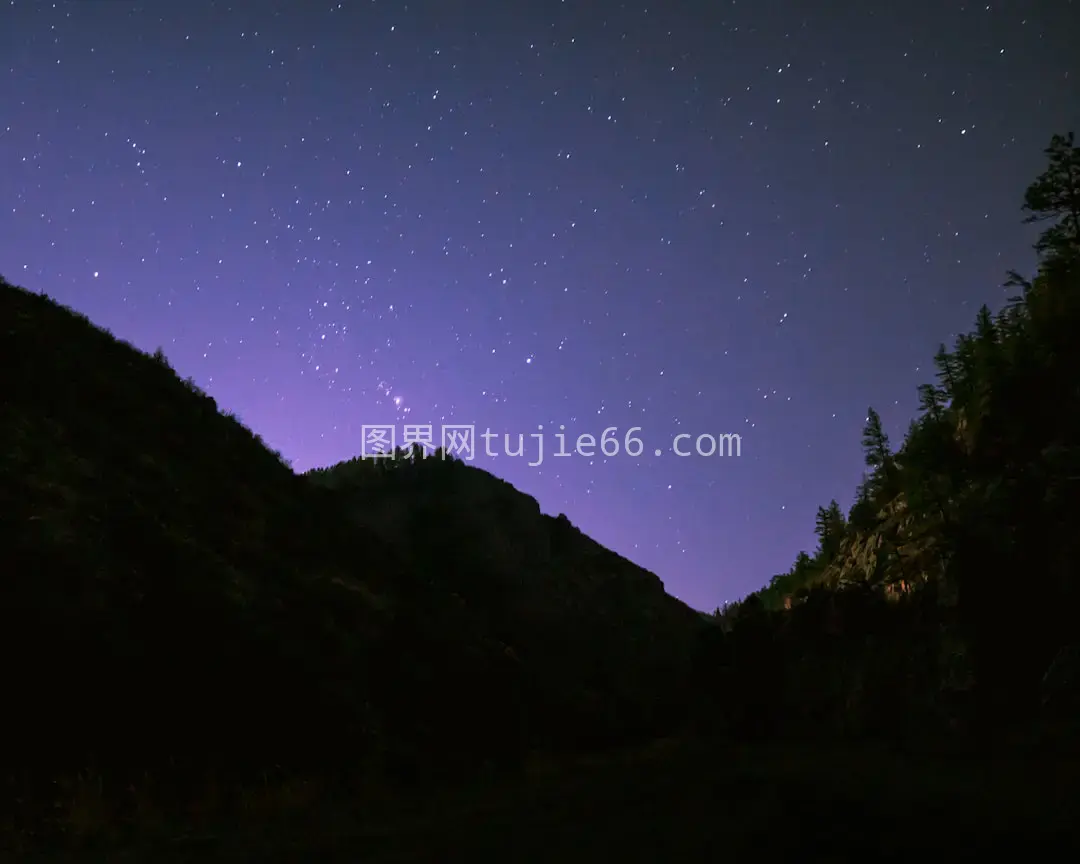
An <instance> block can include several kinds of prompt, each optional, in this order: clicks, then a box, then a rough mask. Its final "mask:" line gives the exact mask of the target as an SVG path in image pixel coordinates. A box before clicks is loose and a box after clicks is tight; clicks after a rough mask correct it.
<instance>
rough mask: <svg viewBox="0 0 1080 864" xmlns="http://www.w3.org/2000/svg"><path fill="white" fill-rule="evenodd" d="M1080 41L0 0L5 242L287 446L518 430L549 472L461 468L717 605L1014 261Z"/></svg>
mask: <svg viewBox="0 0 1080 864" xmlns="http://www.w3.org/2000/svg"><path fill="white" fill-rule="evenodd" d="M1076 33H1080V6H1078V4H1077V3H1075V2H1063V0H1045V2H1001V3H997V2H995V3H989V4H987V3H985V2H971V3H960V2H954V0H938V2H933V0H910V2H905V3H877V2H873V0H830V2H829V3H827V4H824V3H822V4H816V3H797V2H772V0H756V2H749V0H738V2H726V0H723V2H721V0H715V2H711V3H703V2H699V3H690V2H682V0H664V2H662V3H660V2H656V3H653V2H650V0H638V2H634V3H629V2H626V3H611V2H599V0H598V2H584V0H576V2H565V0H564V2H554V0H552V2H540V0H537V2H533V0H515V2H506V0H499V2H487V0H473V2H468V3H466V2H461V0H441V2H409V3H407V4H406V3H394V2H383V0H378V2H343V3H330V2H325V0H324V2H316V0H306V2H271V0H255V2H235V3H229V4H226V3H209V2H198V0H191V2H185V3H166V2H147V3H138V4H136V3H129V2H120V0H82V2H56V3H51V4H50V3H34V2H25V0H14V2H8V0H3V5H2V6H0V273H3V274H4V275H5V276H6V277H7V278H8V279H9V280H11V281H13V282H15V283H16V284H21V285H23V286H25V287H27V288H30V289H32V290H37V291H44V292H46V293H48V294H49V295H51V296H52V297H54V298H56V299H58V300H59V301H60V302H62V303H64V304H66V305H69V306H71V307H73V308H75V309H77V310H79V311H81V312H83V313H85V314H87V315H89V316H90V318H91V319H92V320H93V321H95V323H98V324H100V325H102V326H105V327H108V328H109V329H110V330H111V331H112V332H113V333H114V334H116V335H117V336H118V337H120V338H123V339H126V340H128V341H130V342H132V343H133V344H135V345H136V346H138V347H139V348H141V349H143V350H146V351H153V350H154V349H155V348H157V347H159V346H160V347H162V348H163V350H164V351H165V353H166V354H167V356H168V357H169V360H170V362H171V363H172V365H173V366H174V367H175V368H176V369H177V371H178V372H179V374H181V375H182V376H185V377H186V376H191V377H193V378H194V379H195V381H196V382H197V383H198V384H199V385H200V386H201V387H203V388H204V389H205V390H207V391H208V392H209V393H210V394H211V395H213V396H214V397H215V398H216V399H217V400H218V403H219V405H221V406H222V408H224V409H229V410H232V411H234V412H236V414H238V415H239V417H240V418H241V419H242V420H243V421H244V422H245V423H246V424H247V425H248V426H250V427H251V428H253V429H254V430H255V431H256V432H258V433H259V434H260V435H261V436H262V437H263V438H264V439H265V440H266V441H267V442H268V443H269V444H270V445H271V446H272V447H275V448H277V449H279V450H281V451H282V452H283V454H284V455H285V456H286V457H287V458H288V459H290V460H291V461H292V464H293V465H294V467H295V468H296V469H297V470H306V469H309V468H311V467H315V466H322V465H328V464H332V463H334V462H337V461H340V460H343V459H347V458H351V457H353V456H356V455H359V454H360V453H361V452H362V451H363V450H364V449H365V445H364V437H363V433H362V427H363V426H364V425H392V426H393V428H394V430H395V436H396V438H397V440H398V443H400V442H401V441H402V440H403V438H404V435H405V425H406V424H408V425H420V426H426V425H431V426H432V427H433V434H434V436H435V438H436V443H438V438H439V435H440V429H441V427H442V425H443V424H450V423H454V424H474V425H475V427H476V429H477V432H479V431H481V430H483V429H490V430H491V431H492V432H495V433H498V434H499V436H500V438H499V439H497V440H493V441H492V442H491V444H490V447H491V449H492V450H493V451H494V452H496V453H499V452H500V451H505V449H506V446H505V443H504V442H503V441H502V438H501V436H502V435H503V434H510V435H511V445H512V449H516V439H517V436H518V435H525V436H529V435H532V434H534V433H537V431H538V427H539V426H541V425H542V426H543V427H544V429H545V430H546V432H545V433H544V434H546V435H547V436H548V437H547V438H546V439H545V444H544V447H545V450H544V453H545V459H544V462H543V463H542V464H541V465H539V466H530V465H528V464H527V463H528V462H530V461H532V462H535V461H536V449H535V448H536V444H535V439H529V438H526V447H525V451H524V455H523V456H521V457H513V456H510V455H507V454H506V453H505V452H503V453H502V454H501V455H497V456H495V457H494V458H491V457H488V456H487V455H486V454H485V453H484V452H483V450H484V447H485V445H484V443H483V442H482V441H479V440H478V441H477V443H478V445H479V448H480V449H479V451H478V452H477V455H476V458H475V460H474V464H476V465H478V466H480V467H483V468H486V469H488V470H490V471H493V472H494V473H496V474H498V475H499V476H501V477H504V478H506V479H507V480H509V481H511V482H512V483H514V484H515V485H516V486H517V487H518V488H519V489H521V490H523V491H525V492H528V493H529V494H531V495H534V496H535V497H536V498H537V499H538V501H539V502H540V505H541V507H542V508H543V510H544V511H545V512H549V513H552V514H557V513H560V512H564V513H566V514H567V516H569V518H570V519H571V521H573V522H574V523H575V524H576V525H578V526H579V527H581V528H582V530H584V531H585V532H586V533H588V534H590V535H591V536H593V537H595V538H596V539H597V540H599V541H600V542H602V543H604V544H605V545H607V546H610V547H611V548H613V549H615V550H616V551H618V552H620V553H621V554H623V555H625V556H627V557H629V558H630V559H632V560H633V561H635V562H637V563H639V564H641V565H643V566H645V567H647V568H649V569H650V570H653V571H654V572H656V573H657V574H658V575H659V576H660V577H661V579H663V580H664V582H665V585H666V587H667V589H668V590H669V591H670V592H671V593H673V594H675V595H676V596H678V597H680V598H681V599H682V600H684V601H685V602H687V603H689V604H690V605H692V606H695V607H696V608H699V609H705V610H711V609H713V608H715V607H716V606H718V605H719V604H721V603H723V602H725V601H728V600H733V599H737V598H738V597H741V596H743V595H745V594H746V593H747V592H749V591H751V590H755V589H756V588H758V587H760V586H761V585H762V584H764V583H765V582H767V581H768V579H769V578H770V577H771V576H772V575H773V574H774V573H777V572H781V571H783V570H786V569H787V568H788V567H789V566H790V564H791V562H792V560H793V559H794V557H795V555H796V553H797V552H798V551H799V550H800V549H808V550H811V549H812V548H813V546H814V542H815V541H814V537H813V519H814V513H815V511H816V508H817V507H818V506H819V505H821V504H827V503H828V501H829V499H831V498H834V497H835V498H837V499H838V500H839V501H840V503H841V504H842V505H843V506H844V507H845V508H846V507H848V506H849V505H850V503H851V498H852V494H853V492H854V488H855V486H856V484H857V483H858V481H859V479H860V476H861V473H862V470H863V464H862V455H861V450H860V446H859V438H860V432H861V428H862V425H863V422H864V420H865V415H866V409H867V406H868V405H873V406H874V407H875V408H877V409H878V410H879V412H880V413H881V415H882V417H883V420H884V422H885V425H886V428H887V430H888V431H889V433H890V434H891V436H892V437H893V440H894V441H898V440H899V439H900V438H902V435H903V431H904V429H905V428H906V426H907V424H908V422H909V420H910V419H911V418H912V417H913V416H914V415H915V413H916V411H917V398H916V392H915V388H916V386H917V385H918V384H919V383H922V382H924V381H927V380H929V379H930V377H931V376H932V374H933V373H932V369H931V366H930V360H931V358H932V355H933V353H934V350H935V348H936V347H937V345H938V344H939V343H940V342H942V341H948V342H951V339H952V337H953V336H954V334H956V333H957V332H961V331H966V330H967V329H968V328H969V327H970V325H971V324H972V322H973V319H974V315H975V312H976V310H977V308H978V307H979V305H981V304H982V303H984V302H985V303H989V304H990V305H991V307H992V308H998V307H999V306H1000V305H1001V303H1003V302H1004V300H1005V299H1006V296H1007V292H1006V291H1004V290H1003V289H1002V288H1001V287H1000V286H1001V283H1002V281H1003V274H1004V271H1005V270H1006V269H1008V268H1012V267H1015V268H1017V269H1020V270H1022V271H1030V269H1031V267H1032V266H1033V257H1032V253H1031V251H1030V244H1031V241H1032V239H1033V233H1032V229H1031V228H1025V227H1023V226H1021V225H1020V220H1021V218H1022V214H1021V213H1020V210H1019V207H1020V204H1021V203H1022V196H1023V192H1024V189H1025V188H1026V186H1027V184H1028V183H1029V182H1030V181H1031V180H1032V179H1033V178H1034V177H1035V176H1036V175H1037V174H1038V173H1039V172H1040V171H1041V170H1042V168H1043V165H1044V159H1043V155H1042V150H1043V148H1044V147H1045V146H1046V144H1047V143H1048V142H1049V138H1050V136H1051V135H1052V134H1053V133H1055V132H1065V131H1068V130H1069V129H1070V128H1077V127H1078V126H1080V123H1078V120H1080V86H1078V83H1080V82H1078V77H1080V69H1077V68H1076V66H1075V65H1074V63H1075V61H1076V59H1077V56H1076V52H1075V50H1074V49H1073V50H1070V49H1071V48H1072V46H1071V45H1070V34H1073V35H1075V34H1076ZM559 426H564V427H565V434H566V436H567V439H566V440H567V442H568V443H567V448H566V449H567V450H571V449H573V447H574V442H575V440H576V439H577V437H578V436H579V435H582V434H588V435H592V436H594V437H595V438H597V439H599V437H600V436H601V434H602V433H603V432H604V430H605V429H608V428H612V427H613V428H614V429H615V430H616V431H615V432H614V438H615V439H616V441H618V442H620V443H623V441H624V436H625V434H626V433H627V431H628V430H630V429H631V428H633V427H639V430H640V431H637V432H635V433H634V435H635V437H638V438H640V439H641V441H642V446H643V451H644V452H643V453H642V455H641V456H639V457H637V458H635V457H633V456H630V455H626V454H625V453H623V452H620V453H619V454H618V455H617V456H613V457H612V458H604V457H603V456H602V455H594V456H592V457H591V458H590V457H589V456H587V455H582V454H573V455H570V456H566V457H554V456H552V455H551V451H552V450H554V449H556V447H557V443H556V440H555V439H554V438H553V437H551V436H552V434H553V433H554V432H555V431H556V430H558V427H559ZM729 433H732V434H738V435H740V436H741V441H740V452H741V455H739V456H727V455H724V456H712V457H709V456H703V455H697V454H696V453H694V452H693V450H694V448H693V443H692V441H693V439H694V438H697V436H698V435H702V434H704V435H712V436H719V435H724V434H729ZM679 434H688V435H690V436H692V438H691V439H690V441H689V442H688V441H687V439H682V442H683V443H682V444H681V445H680V446H682V447H683V448H685V449H689V451H690V452H691V454H692V455H690V456H688V457H685V458H680V457H677V456H675V455H673V454H672V452H671V446H672V441H673V439H674V438H675V436H676V435H679ZM706 443H707V439H706ZM609 446H610V445H609ZM704 446H705V445H703V447H704ZM530 448H531V449H530ZM620 449H621V448H620ZM658 450H659V451H660V453H661V455H660V456H657V455H656V451H658ZM725 452H726V451H725Z"/></svg>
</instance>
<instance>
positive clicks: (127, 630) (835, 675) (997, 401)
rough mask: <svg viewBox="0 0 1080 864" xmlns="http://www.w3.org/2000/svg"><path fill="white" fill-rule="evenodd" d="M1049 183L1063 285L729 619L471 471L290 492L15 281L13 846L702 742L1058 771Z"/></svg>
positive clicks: (1067, 570)
mask: <svg viewBox="0 0 1080 864" xmlns="http://www.w3.org/2000/svg"><path fill="white" fill-rule="evenodd" d="M1047 158H1048V161H1049V165H1048V168H1047V170H1046V171H1045V173H1044V174H1042V175H1041V176H1040V177H1039V178H1038V179H1037V180H1036V181H1035V183H1033V184H1032V186H1031V187H1030V188H1029V190H1028V191H1027V195H1026V198H1025V208H1026V210H1027V211H1028V213H1029V219H1030V220H1033V221H1040V222H1044V223H1045V227H1046V230H1045V231H1044V232H1043V233H1042V235H1041V236H1040V239H1039V241H1038V244H1037V247H1036V248H1037V251H1038V253H1039V260H1040V263H1039V267H1038V272H1037V274H1036V275H1035V276H1034V278H1032V279H1031V280H1026V279H1024V278H1022V277H1020V276H1019V275H1017V274H1012V276H1011V277H1010V279H1011V284H1012V286H1013V288H1014V291H1015V293H1016V297H1015V298H1013V299H1012V300H1010V301H1009V303H1008V304H1007V305H1006V306H1005V307H1004V308H1003V309H1002V310H1001V311H999V312H997V313H992V312H991V311H990V310H988V309H985V308H984V309H983V310H982V311H981V312H980V313H979V315H978V318H977V320H976V324H975V329H974V330H973V331H972V332H971V333H970V334H966V335H964V336H961V337H960V338H959V339H958V340H957V342H956V344H955V346H954V347H953V348H952V349H951V350H950V349H948V348H946V347H945V346H943V347H942V348H941V350H940V351H939V352H938V355H937V357H936V367H937V371H938V376H937V380H936V381H935V382H933V383H930V384H927V385H925V386H924V387H923V388H921V391H920V392H921V396H922V405H923V411H922V414H921V416H920V417H919V418H917V419H916V420H915V421H914V422H913V423H912V424H911V427H910V429H909V431H908V433H907V436H906V437H905V439H904V441H903V443H902V445H901V446H900V447H899V448H896V449H894V448H893V447H892V446H891V444H890V442H889V441H888V439H887V437H886V435H885V434H884V432H883V430H882V427H881V421H880V418H879V417H878V415H877V414H876V413H875V412H874V411H873V410H871V411H870V412H869V413H868V418H867V422H866V429H865V434H864V436H863V444H864V450H865V454H866V463H867V473H866V476H865V480H864V482H863V483H862V485H861V486H860V487H859V489H858V491H857V494H856V496H855V501H854V504H853V506H852V507H851V508H850V510H849V512H846V513H845V512H844V511H843V510H842V509H841V508H840V506H839V505H838V504H837V503H836V502H835V501H834V502H832V503H830V504H829V505H827V506H825V507H822V508H821V509H820V511H819V512H818V515H817V534H818V538H819V541H820V543H819V546H818V548H817V549H816V550H815V551H814V553H813V554H806V553H804V554H801V555H800V556H799V557H798V559H797V560H796V562H795V564H794V566H793V567H792V569H791V570H790V571H789V572H788V573H785V574H781V575H779V576H777V577H775V578H774V579H773V580H772V581H771V582H770V583H769V584H768V585H767V586H766V587H765V588H763V589H762V590H761V591H759V592H757V593H755V594H753V595H751V596H749V597H747V598H746V599H745V600H743V601H742V602H740V603H737V604H733V605H732V606H730V607H727V608H725V609H723V610H718V611H717V613H716V614H715V615H713V616H705V615H701V614H699V613H697V612H694V611H693V610H691V609H689V608H688V607H686V606H685V605H683V604H682V603H680V602H679V601H678V600H676V599H674V598H673V597H671V596H669V595H667V594H666V593H665V592H664V586H663V583H662V582H661V581H660V580H659V579H658V578H657V577H656V576H655V575H653V574H651V573H649V572H647V571H645V570H642V569H641V568H639V567H637V566H635V565H634V564H632V563H631V562H629V561H627V560H625V559H623V558H621V557H619V556H618V555H616V554H614V553H613V552H611V551H609V550H606V549H604V548H602V547H601V546H599V545H598V544H596V543H595V542H593V541H592V540H590V539H589V538H588V537H585V536H584V535H583V534H582V533H581V532H580V531H578V530H577V529H576V528H574V527H573V526H572V525H571V524H570V522H569V521H568V520H567V519H566V517H564V516H559V517H558V518H553V517H550V516H546V515H544V514H542V513H541V512H540V508H539V506H538V504H537V502H536V501H535V500H533V499H532V498H530V497H528V496H526V495H523V494H521V493H519V492H517V491H516V490H514V489H513V488H512V487H511V486H510V485H509V484H507V483H505V482H503V481H501V480H499V479H497V478H495V477H494V476H492V475H490V474H488V473H486V472H484V471H481V470H479V469H477V468H474V467H472V466H470V465H467V464H465V463H463V462H461V461H459V460H456V459H453V458H449V457H448V456H446V454H441V453H440V454H437V455H436V456H434V457H431V456H429V457H427V458H420V454H417V453H413V454H399V458H395V459H380V460H372V459H354V460H351V461H348V462H344V463H341V464H339V465H335V466H333V467H330V468H326V469H320V470H316V471H312V472H309V473H307V474H303V475H298V474H297V473H295V472H294V471H293V470H292V469H291V468H290V467H289V466H288V465H287V464H286V463H285V462H284V461H283V460H282V458H281V457H280V455H279V454H277V453H275V452H273V451H272V450H271V449H269V448H268V447H267V446H266V445H265V444H264V443H263V442H262V441H261V440H260V439H259V437H258V436H257V435H256V434H254V433H253V432H252V431H250V430H249V429H247V428H246V427H245V426H243V425H242V424H241V423H240V422H239V421H238V420H237V419H236V418H235V417H233V416H231V415H229V414H228V413H223V412H222V411H221V410H220V409H219V407H218V406H217V404H216V403H215V401H214V400H213V399H212V398H211V397H210V396H208V395H206V394H205V393H203V392H201V391H200V390H199V388H198V387H196V386H195V385H194V383H193V382H191V381H190V380H187V381H185V380H182V379H181V378H180V377H179V376H178V375H177V374H176V373H175V372H174V370H173V369H172V368H170V366H169V364H168V361H167V359H166V358H165V356H164V355H163V354H162V353H160V352H158V353H157V354H155V355H154V356H153V357H150V356H147V355H146V354H144V353H141V352H139V351H138V350H136V349H135V348H134V347H132V346H131V345H129V344H126V343H124V342H122V341H119V340H117V339H115V338H114V337H113V336H112V335H110V334H109V333H107V332H105V331H104V330H101V329H99V328H97V327H95V326H94V325H92V324H91V323H90V322H89V321H88V320H87V319H86V318H85V317H83V316H81V315H79V314H77V313H75V312H73V311H71V310H68V309H65V308H63V307H61V306H59V305H58V304H56V303H55V302H53V301H52V300H50V299H49V298H48V297H46V296H44V295H41V294H35V293H32V292H30V291H27V290H25V289H23V288H19V287H15V286H13V285H11V284H9V283H7V282H2V284H0V363H2V370H3V371H2V375H0V531H2V536H3V537H4V538H5V539H4V543H3V546H2V547H0V643H2V644H0V658H2V659H0V663H2V673H3V681H4V695H5V705H6V713H7V716H8V717H9V719H10V721H11V724H10V729H9V732H8V735H7V736H6V738H5V745H4V746H5V751H4V754H3V756H4V758H3V764H4V766H5V771H4V772H3V776H2V777H0V782H3V783H4V784H6V785H5V787H4V796H3V804H4V809H3V817H4V821H3V824H4V825H5V826H6V828H7V829H10V832H14V834H15V835H18V836H22V837H25V836H30V835H33V836H40V835H41V834H43V833H45V834H47V833H50V832H66V831H70V830H74V829H72V825H74V824H75V823H78V824H81V825H83V826H84V827H85V825H86V824H88V823H89V824H90V825H91V826H92V827H93V826H97V825H99V824H105V823H108V824H114V823H124V824H127V823H130V822H133V821H136V822H137V821H138V820H139V819H140V818H144V816H143V815H140V814H145V812H146V811H147V808H148V807H150V805H149V804H148V803H147V802H152V805H153V807H152V809H153V810H154V812H159V813H160V812H185V813H187V812H190V811H191V808H202V809H203V810H208V809H209V810H213V809H215V808H217V809H219V810H221V811H222V812H226V811H228V808H229V807H232V806H234V804H235V801H236V800H237V799H238V796H239V797H242V795H241V792H243V790H250V789H251V788H261V789H266V788H286V787H288V788H296V784H297V783H299V784H301V785H302V786H303V787H304V788H305V789H308V790H310V789H315V788H319V789H337V790H341V789H346V790H355V789H357V788H361V787H367V786H372V785H374V786H377V787H378V788H390V787H393V788H400V787H408V786H410V785H411V786H422V785H431V784H433V783H437V782H443V781H445V782H447V783H451V782H457V781H458V780H460V779H461V778H468V777H476V776H478V775H481V774H485V775H487V776H491V775H516V774H517V773H519V772H520V771H521V770H522V768H523V766H527V765H528V764H529V762H530V760H531V759H533V758H534V757H535V756H536V754H538V753H542V754H547V755H548V757H549V758H559V754H564V755H565V754H573V753H582V752H593V751H597V750H602V749H605V748H611V747H621V746H631V745H635V744H639V743H644V742H647V741H650V740H653V739H656V738H659V737H662V736H674V735H678V736H681V737H684V738H687V737H693V738H695V739H698V740H700V739H702V738H704V739H715V738H718V737H719V738H724V739H728V740H730V739H747V738H757V739H761V738H766V739H768V740H778V739H780V738H802V739H810V740H814V741H822V740H827V739H828V740H837V741H843V740H848V739H852V738H863V739H865V738H871V739H883V740H888V741H894V742H905V744H906V745H909V746H917V745H922V744H933V745H935V746H937V745H940V744H947V743H949V742H952V741H957V740H963V741H965V742H968V743H969V744H971V743H972V742H974V744H975V745H976V746H977V745H979V744H980V743H990V742H992V743H993V744H994V746H998V747H1000V746H1004V742H1012V743H1016V744H1023V745H1025V746H1028V745H1037V746H1046V747H1054V746H1063V745H1064V742H1067V741H1068V740H1070V737H1071V736H1072V735H1073V733H1075V731H1076V729H1077V705H1078V703H1077V689H1078V688H1077V677H1076V675H1077V670H1078V663H1077V651H1078V648H1077V646H1078V645H1080V637H1078V629H1077V623H1076V622H1077V611H1076V610H1077V605H1076V604H1077V600H1078V576H1077V563H1078V561H1080V534H1078V532H1077V531H1076V526H1077V525H1078V524H1080V342H1078V341H1077V339H1076V333H1077V332H1080V151H1078V150H1077V148H1076V147H1075V146H1074V142H1073V139H1072V137H1071V136H1070V137H1067V138H1066V137H1061V136H1056V137H1055V138H1054V139H1053V141H1052V143H1051V145H1050V147H1049V148H1048V150H1047ZM762 542H765V540H764V538H763V541H762ZM553 754H554V755H553ZM88 789H89V791H88ZM238 790H239V791H238ZM244 794H246V792H245V793H244ZM311 794H314V793H311ZM88 802H89V803H88ZM91 811H92V815H87V814H88V813H89V812H91ZM80 820H81V821H80Z"/></svg>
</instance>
